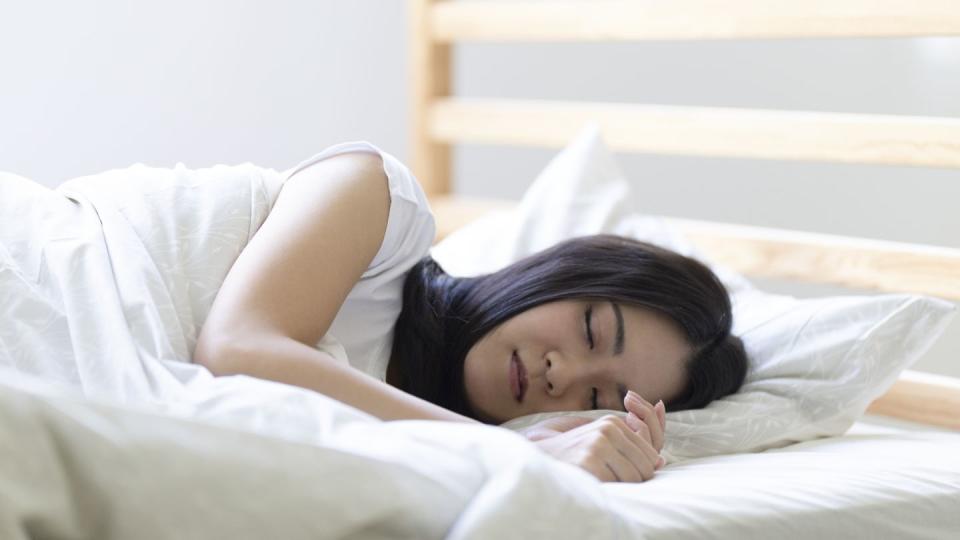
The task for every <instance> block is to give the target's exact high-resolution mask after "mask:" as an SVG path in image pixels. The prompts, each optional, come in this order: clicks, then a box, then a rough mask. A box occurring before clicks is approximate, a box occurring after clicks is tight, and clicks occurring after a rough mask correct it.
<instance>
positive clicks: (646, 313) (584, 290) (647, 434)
mask: <svg viewBox="0 0 960 540" xmlns="http://www.w3.org/2000/svg"><path fill="white" fill-rule="evenodd" d="M284 177H285V181H284V182H283V186H282V189H281V191H280V193H279V196H278V197H277V199H276V202H275V203H274V205H273V208H272V209H271V210H270V213H269V215H268V216H267V218H266V220H265V221H264V222H263V224H262V225H261V227H260V228H259V229H258V230H257V232H256V233H255V234H254V236H253V238H252V239H251V240H250V242H249V243H248V244H247V245H246V246H245V247H244V249H243V251H242V252H241V253H240V256H239V257H238V258H237V260H236V261H235V263H234V264H233V266H232V267H231V268H230V270H229V273H228V274H227V276H226V278H225V279H224V281H223V284H222V286H221V288H220V290H219V292H218V293H217V296H216V299H215V300H214V302H213V305H212V306H211V308H210V311H209V314H208V315H207V317H206V320H205V321H204V322H203V327H202V330H201V332H200V334H199V336H198V340H197V344H196V348H195V350H194V353H193V360H194V362H196V363H200V364H202V365H204V366H206V367H207V368H208V369H210V371H211V372H213V373H214V374H216V375H224V374H234V373H245V374H249V375H253V376H257V377H262V378H266V379H272V380H276V381H280V382H284V383H288V384H293V385H298V386H302V387H305V388H310V389H313V390H316V391H318V392H321V393H323V394H326V395H328V396H330V397H333V398H335V399H338V400H340V401H342V402H344V403H347V404H349V405H352V406H354V407H357V408H359V409H362V410H364V411H367V412H369V413H371V414H373V415H375V416H377V417H379V418H382V419H384V420H394V419H413V418H421V419H438V420H448V421H460V422H478V421H481V422H486V423H501V422H504V421H506V420H509V419H511V418H515V417H518V416H522V415H526V414H531V413H535V412H545V411H572V410H581V409H589V408H602V409H617V410H624V411H626V412H629V414H628V416H627V417H626V418H627V420H626V422H624V421H621V420H620V419H619V418H618V417H616V416H613V415H610V416H609V417H604V418H602V419H600V420H597V421H593V422H589V421H587V420H584V419H574V418H570V417H565V418H564V417H561V418H555V419H552V420H550V421H547V422H543V423H541V424H538V425H537V426H534V427H533V428H532V429H529V430H527V431H526V432H525V435H527V436H528V437H529V438H530V439H531V440H533V441H535V442H536V444H538V445H539V446H540V447H541V448H543V449H544V450H545V451H547V452H549V453H551V454H552V455H554V456H555V457H557V458H558V459H562V460H564V461H567V462H570V463H574V464H576V465H578V466H581V467H583V468H584V469H586V470H587V471H589V472H591V473H592V474H594V475H595V476H597V477H598V478H600V479H601V480H609V481H614V480H619V481H641V480H646V479H649V478H650V477H651V476H652V474H653V471H654V470H655V468H657V467H658V466H659V464H660V463H661V461H658V459H657V458H658V456H657V453H658V452H659V450H660V449H661V447H662V444H663V428H664V425H665V424H664V419H663V417H664V411H665V406H664V404H663V403H662V402H658V403H657V405H656V406H654V405H651V402H656V401H658V400H663V401H665V402H666V403H667V405H669V406H670V407H671V409H674V410H680V409H683V408H694V407H702V406H705V405H706V404H707V403H709V402H710V401H711V400H713V399H716V398H718V397H721V396H723V395H727V394H729V393H732V392H735V391H736V390H737V389H738V388H739V386H740V384H741V383H742V381H743V378H744V376H745V373H746V356H745V354H744V350H743V346H742V344H741V342H740V340H739V339H737V338H736V337H734V336H732V335H731V334H730V328H731V321H732V318H731V313H730V301H729V298H728V296H727V292H726V290H725V289H724V288H723V286H722V284H721V283H720V282H719V280H717V278H716V277H715V276H714V275H713V273H712V272H710V270H709V269H707V268H706V267H705V266H703V265H702V264H700V263H698V262H696V261H694V260H692V259H689V258H686V257H683V256H681V255H678V254H676V253H673V252H670V251H667V250H664V249H660V248H657V247H655V246H652V245H649V244H644V243H641V242H636V241H632V240H629V239H624V238H619V237H615V236H608V235H601V236H596V237H586V238H581V239H573V240H569V241H567V242H563V243H561V244H558V245H557V246H554V247H552V248H550V249H548V250H545V251H543V252H541V253H539V254H536V255H534V256H531V257H528V258H526V259H524V260H521V261H518V262H516V263H514V264H513V265H511V266H509V267H507V268H505V269H503V270H501V271H499V272H496V273H493V274H490V275H487V276H480V277H474V278H456V277H452V276H449V275H446V274H445V273H444V272H443V270H442V269H441V268H440V267H439V266H438V265H437V263H436V262H435V261H433V260H432V259H431V258H430V257H429V255H426V254H427V250H428V249H429V246H430V244H431V242H432V240H433V235H434V226H433V221H432V216H431V214H430V212H429V206H428V205H427V202H426V197H425V196H424V194H423V192H422V190H421V189H420V187H419V185H418V184H417V182H416V179H415V178H414V177H413V175H412V174H410V173H409V170H408V169H406V167H404V166H403V165H402V164H401V163H399V161H397V160H396V159H395V158H393V157H392V156H390V155H389V154H387V153H385V152H382V151H381V150H379V149H378V148H377V147H375V146H373V145H371V144H369V143H366V142H355V143H343V144H339V145H335V146H334V147H331V148H328V149H326V150H325V151H323V152H321V153H320V154H318V155H317V156H314V157H313V158H311V159H310V160H307V161H306V162H304V163H302V164H300V165H299V166H298V167H296V168H295V169H293V170H292V171H290V172H289V173H287V174H285V175H284ZM377 302H381V303H380V304H377ZM345 321H346V322H345ZM394 323H395V324H394ZM328 331H329V332H330V334H331V335H332V336H335V337H336V338H338V339H339V340H341V341H343V342H344V345H345V347H344V348H345V350H346V353H347V354H346V356H347V358H348V359H349V365H348V364H345V363H344V362H342V361H341V362H338V361H337V360H336V359H335V358H334V357H333V355H331V354H329V353H328V352H325V351H324V350H323V348H322V347H318V346H317V344H318V343H321V342H322V341H323V340H325V339H327V338H328V336H327V334H328ZM628 390H630V392H628ZM634 391H636V392H637V393H639V395H642V396H643V398H646V399H642V398H639V399H638V396H637V395H636V394H634Z"/></svg>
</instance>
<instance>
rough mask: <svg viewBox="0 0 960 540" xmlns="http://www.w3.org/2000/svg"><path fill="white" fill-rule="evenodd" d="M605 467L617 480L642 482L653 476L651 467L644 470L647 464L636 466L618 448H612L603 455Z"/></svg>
mask: <svg viewBox="0 0 960 540" xmlns="http://www.w3.org/2000/svg"><path fill="white" fill-rule="evenodd" d="M604 461H605V463H606V465H607V467H608V468H609V469H610V470H611V471H613V473H614V474H615V475H616V477H617V481H618V482H643V481H644V480H647V479H648V478H651V477H652V476H653V469H652V468H650V470H648V471H644V469H645V468H647V465H643V466H640V467H638V466H637V464H636V463H634V462H633V461H631V460H630V459H629V458H628V457H627V456H626V455H625V454H623V453H622V452H621V451H620V450H619V449H618V448H613V449H611V451H610V452H609V453H607V454H606V455H605V456H604Z"/></svg>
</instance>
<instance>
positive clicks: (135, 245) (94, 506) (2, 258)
mask: <svg viewBox="0 0 960 540" xmlns="http://www.w3.org/2000/svg"><path fill="white" fill-rule="evenodd" d="M281 178H282V175H281V174H280V173H278V172H277V171H273V170H271V169H262V168H259V167H255V166H253V165H250V164H243V165H238V166H232V167H228V166H216V167H212V168H207V169H198V170H190V169H187V168H186V167H184V166H183V165H182V164H178V165H177V167H175V168H173V169H160V168H151V167H147V166H144V165H136V166H133V167H130V168H126V169H117V170H113V171H108V172H105V173H102V174H98V175H93V176H87V177H82V178H77V179H74V180H71V181H68V182H66V183H64V184H63V185H61V186H60V187H58V188H57V189H55V190H54V189H49V188H46V187H43V186H40V185H38V184H36V183H33V182H31V181H29V180H27V179H24V178H21V177H18V176H15V175H12V174H0V451H2V452H0V453H2V459H0V536H2V537H3V538H30V537H36V536H37V535H41V536H49V535H53V536H58V535H60V534H61V533H62V534H63V535H66V536H69V537H71V538H101V539H105V538H131V537H136V538H161V537H162V538H170V537H177V538H211V537H227V536H229V537H230V538H264V537H267V536H270V537H283V538H300V537H311V538H316V537H328V536H336V537H358V538H375V537H380V536H391V537H409V538H440V537H447V538H496V537H504V535H509V536H510V537H525V538H532V537H540V536H545V535H547V534H549V535H550V536H551V537H554V538H578V539H580V538H614V537H627V536H629V537H640V531H631V527H632V525H631V524H630V522H629V520H628V519H625V518H624V517H623V516H621V515H619V514H617V513H616V512H615V511H612V510H611V508H612V507H611V506H610V504H609V502H608V501H607V499H606V496H605V495H604V491H603V490H602V489H601V485H602V484H600V483H599V482H598V481H596V479H595V478H593V477H592V476H591V475H589V474H587V473H586V472H585V471H583V470H581V469H579V468H577V467H574V466H572V465H568V464H565V463H561V462H558V461H556V460H553V459H552V458H550V457H548V456H547V455H546V454H544V453H542V452H540V451H539V450H538V449H537V448H536V447H535V446H534V445H533V444H532V443H530V442H529V441H527V440H526V439H524V438H523V437H521V436H520V435H518V434H516V433H513V432H511V431H509V430H506V429H502V428H498V427H494V426H484V425H467V424H456V423H450V422H439V421H399V422H382V421H380V420H379V419H376V418H374V417H372V416H370V415H368V414H366V413H364V412H362V411H360V410H357V409H355V408H353V407H350V406H348V405H345V404H343V403H341V402H338V401H336V400H334V399H331V398H328V397H326V396H323V395H321V394H319V393H316V392H313V391H310V390H307V389H303V388H299V387H295V386H290V385H284V384H280V383H276V382H273V381H265V380H260V379H256V378H253V377H247V376H243V375H237V376H229V377H216V378H215V377H213V376H211V374H210V373H209V371H207V370H206V369H205V368H203V367H202V366H198V365H195V364H192V363H191V362H190V361H189V359H190V353H191V351H192V350H193V346H194V345H195V342H196V336H197V332H198V330H199V328H200V327H201V325H202V323H203V320H204V318H205V316H206V314H207V311H208V310H209V307H210V305H211V303H212V301H213V298H214V296H215V295H216V292H217V289H218V287H219V284H220V283H221V282H222V280H223V277H224V276H225V275H226V272H227V271H228V269H229V268H230V266H231V264H232V263H233V261H234V259H235V258H236V257H237V255H238V254H239V251H240V249H242V247H243V246H244V245H245V244H246V242H247V241H248V240H249V238H250V237H251V236H252V235H253V233H254V232H255V231H256V229H257V227H258V226H259V224H260V223H262V221H263V220H264V219H265V217H266V215H267V213H268V212H269V209H270V207H271V205H272V204H273V201H274V200H275V199H276V196H277V194H278V193H279V188H280V185H281Z"/></svg>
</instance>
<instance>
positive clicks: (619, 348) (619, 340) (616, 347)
mask: <svg viewBox="0 0 960 540" xmlns="http://www.w3.org/2000/svg"><path fill="white" fill-rule="evenodd" d="M610 305H611V306H612V307H613V314H614V315H616V316H617V337H616V339H614V344H613V354H614V355H615V356H621V355H623V313H622V312H621V311H620V306H619V305H618V304H617V303H616V302H614V301H613V300H611V301H610ZM617 393H618V394H619V395H620V407H621V410H622V411H623V412H627V407H626V405H624V404H623V400H625V399H627V387H626V386H624V385H623V384H621V383H617Z"/></svg>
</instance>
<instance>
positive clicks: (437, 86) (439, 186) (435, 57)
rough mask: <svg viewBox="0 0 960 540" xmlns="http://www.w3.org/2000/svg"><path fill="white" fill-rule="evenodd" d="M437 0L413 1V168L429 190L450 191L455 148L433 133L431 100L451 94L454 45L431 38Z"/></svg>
mask: <svg viewBox="0 0 960 540" xmlns="http://www.w3.org/2000/svg"><path fill="white" fill-rule="evenodd" d="M435 3H436V1H435V0H412V1H411V2H410V3H409V15H408V16H409V28H410V32H409V36H410V104H411V106H410V129H411V133H410V141H411V144H412V148H411V159H410V168H411V170H412V171H413V173H414V175H416V177H417V179H418V180H419V181H420V185H421V186H423V190H424V191H425V192H426V193H428V194H432V193H449V192H450V175H451V149H450V145H448V144H444V143H443V142H441V141H437V140H435V139H433V138H431V137H430V135H429V133H428V125H427V123H428V121H427V115H428V112H429V108H430V104H431V103H432V102H433V101H434V100H435V99H437V98H440V97H445V96H449V95H450V85H451V82H450V46H449V45H446V44H437V43H434V42H433V41H432V40H430V39H429V34H430V21H429V17H428V14H429V12H430V6H432V5H433V4H435Z"/></svg>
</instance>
